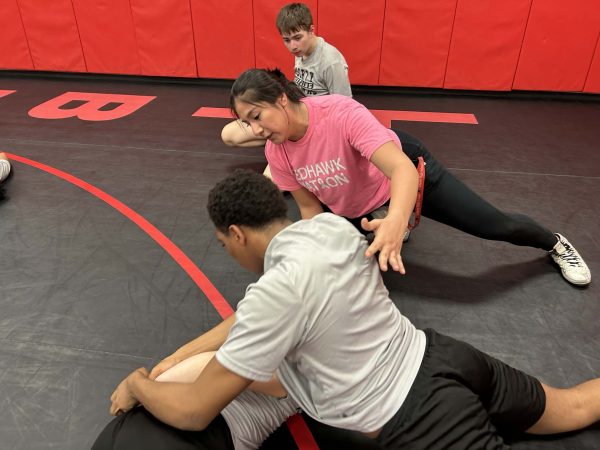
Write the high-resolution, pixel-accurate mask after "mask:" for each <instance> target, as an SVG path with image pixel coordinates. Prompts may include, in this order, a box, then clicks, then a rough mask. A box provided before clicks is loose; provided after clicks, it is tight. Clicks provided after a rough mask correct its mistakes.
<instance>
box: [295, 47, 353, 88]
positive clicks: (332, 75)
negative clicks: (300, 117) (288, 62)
mask: <svg viewBox="0 0 600 450" xmlns="http://www.w3.org/2000/svg"><path fill="white" fill-rule="evenodd" d="M294 83H296V85H298V87H299V88H300V89H301V90H302V92H304V94H305V95H307V96H312V95H327V94H340V95H346V96H348V97H352V89H351V88H350V80H349V79H348V64H346V60H345V59H344V57H343V56H342V54H341V53H340V52H339V51H338V49H337V48H335V47H334V46H333V45H330V44H328V43H327V42H325V40H324V39H323V38H322V37H318V38H317V45H316V47H315V50H314V51H313V52H312V53H311V54H310V55H309V56H308V58H306V59H305V60H302V58H301V57H296V60H295V63H294Z"/></svg>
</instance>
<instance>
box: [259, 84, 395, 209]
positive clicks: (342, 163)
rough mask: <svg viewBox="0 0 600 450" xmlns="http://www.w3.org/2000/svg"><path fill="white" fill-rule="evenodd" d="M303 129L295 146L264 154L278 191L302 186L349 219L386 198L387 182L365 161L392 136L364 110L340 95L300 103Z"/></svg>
mask: <svg viewBox="0 0 600 450" xmlns="http://www.w3.org/2000/svg"><path fill="white" fill-rule="evenodd" d="M302 101H303V102H304V104H305V105H306V107H307V108H308V129H307V131H306V134H305V135H304V136H303V137H302V139H300V140H299V141H296V142H292V141H286V142H284V143H283V144H273V143H272V142H270V141H267V144H266V146H265V154H266V156H267V160H268V161H269V166H270V168H271V176H272V178H273V181H274V182H275V184H277V186H278V187H279V189H281V190H283V191H290V192H293V191H296V190H298V189H300V188H301V187H305V188H306V189H308V190H309V191H310V192H312V193H313V194H314V195H315V196H316V197H317V198H318V199H319V200H320V201H321V202H322V203H324V204H325V205H327V206H328V207H329V208H330V209H331V211H332V212H334V213H335V214H338V215H340V216H344V217H349V218H355V217H360V216H362V215H364V214H366V213H368V212H371V211H373V210H374V209H377V208H378V207H380V206H381V205H383V204H384V203H385V202H386V201H387V200H388V199H389V198H390V180H389V179H388V178H387V177H386V176H385V175H384V174H383V172H381V171H380V170H379V169H378V168H377V167H376V166H375V165H374V164H372V163H371V162H370V161H369V160H370V158H371V156H372V155H373V153H374V152H375V150H377V149H378V148H379V147H381V146H382V145H383V144H385V143H387V142H390V141H394V142H395V143H396V144H397V145H398V147H400V148H402V147H401V144H400V141H399V139H398V136H397V135H396V133H394V132H393V131H391V130H389V129H387V128H385V127H384V126H383V125H381V123H380V122H379V121H378V120H377V119H376V118H375V117H373V115H372V114H371V113H370V112H369V110H368V109H367V108H365V107H364V106H363V105H361V104H360V103H358V102H357V101H356V100H353V99H351V98H350V97H346V96H343V95H335V94H334V95H324V96H319V97H306V98H304V99H302Z"/></svg>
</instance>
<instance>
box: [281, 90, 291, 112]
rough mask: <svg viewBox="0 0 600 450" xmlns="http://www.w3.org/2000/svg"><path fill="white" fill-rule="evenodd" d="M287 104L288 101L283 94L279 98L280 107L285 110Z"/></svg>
mask: <svg viewBox="0 0 600 450" xmlns="http://www.w3.org/2000/svg"><path fill="white" fill-rule="evenodd" d="M288 103H289V99H288V97H287V95H286V94H285V92H284V93H282V94H281V95H280V96H279V104H280V105H281V107H282V108H285V107H286V106H287V105H288Z"/></svg>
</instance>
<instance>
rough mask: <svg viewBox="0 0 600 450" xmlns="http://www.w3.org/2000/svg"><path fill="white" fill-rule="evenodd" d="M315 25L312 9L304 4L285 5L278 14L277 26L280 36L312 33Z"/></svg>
mask: <svg viewBox="0 0 600 450" xmlns="http://www.w3.org/2000/svg"><path fill="white" fill-rule="evenodd" d="M312 24H313V18H312V14H311V13H310V9H308V6H306V5H305V4H304V3H290V4H289V5H285V6H284V7H283V8H281V10H280V11H279V14H277V19H276V20H275V25H276V26H277V29H278V30H279V34H284V33H295V32H298V31H302V30H304V31H310V27H311V26H312Z"/></svg>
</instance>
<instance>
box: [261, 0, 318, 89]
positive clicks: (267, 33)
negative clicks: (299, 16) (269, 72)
mask: <svg viewBox="0 0 600 450" xmlns="http://www.w3.org/2000/svg"><path fill="white" fill-rule="evenodd" d="M252 3H253V5H254V54H255V55H256V67H260V68H269V69H270V68H273V67H279V68H280V69H283V71H284V73H285V74H286V75H287V77H288V78H290V79H294V57H293V55H292V54H291V53H290V52H289V51H288V50H287V48H285V45H283V41H282V39H281V36H280V35H279V31H277V27H276V26H275V18H276V17H277V13H278V12H279V10H280V9H281V8H282V7H283V6H285V5H287V4H288V3H290V1H289V0H253V2H252ZM303 3H306V4H307V5H308V7H309V8H310V11H311V13H312V15H313V22H314V24H315V29H316V30H317V34H318V31H319V29H318V8H317V0H305V1H304V2H303Z"/></svg>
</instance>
